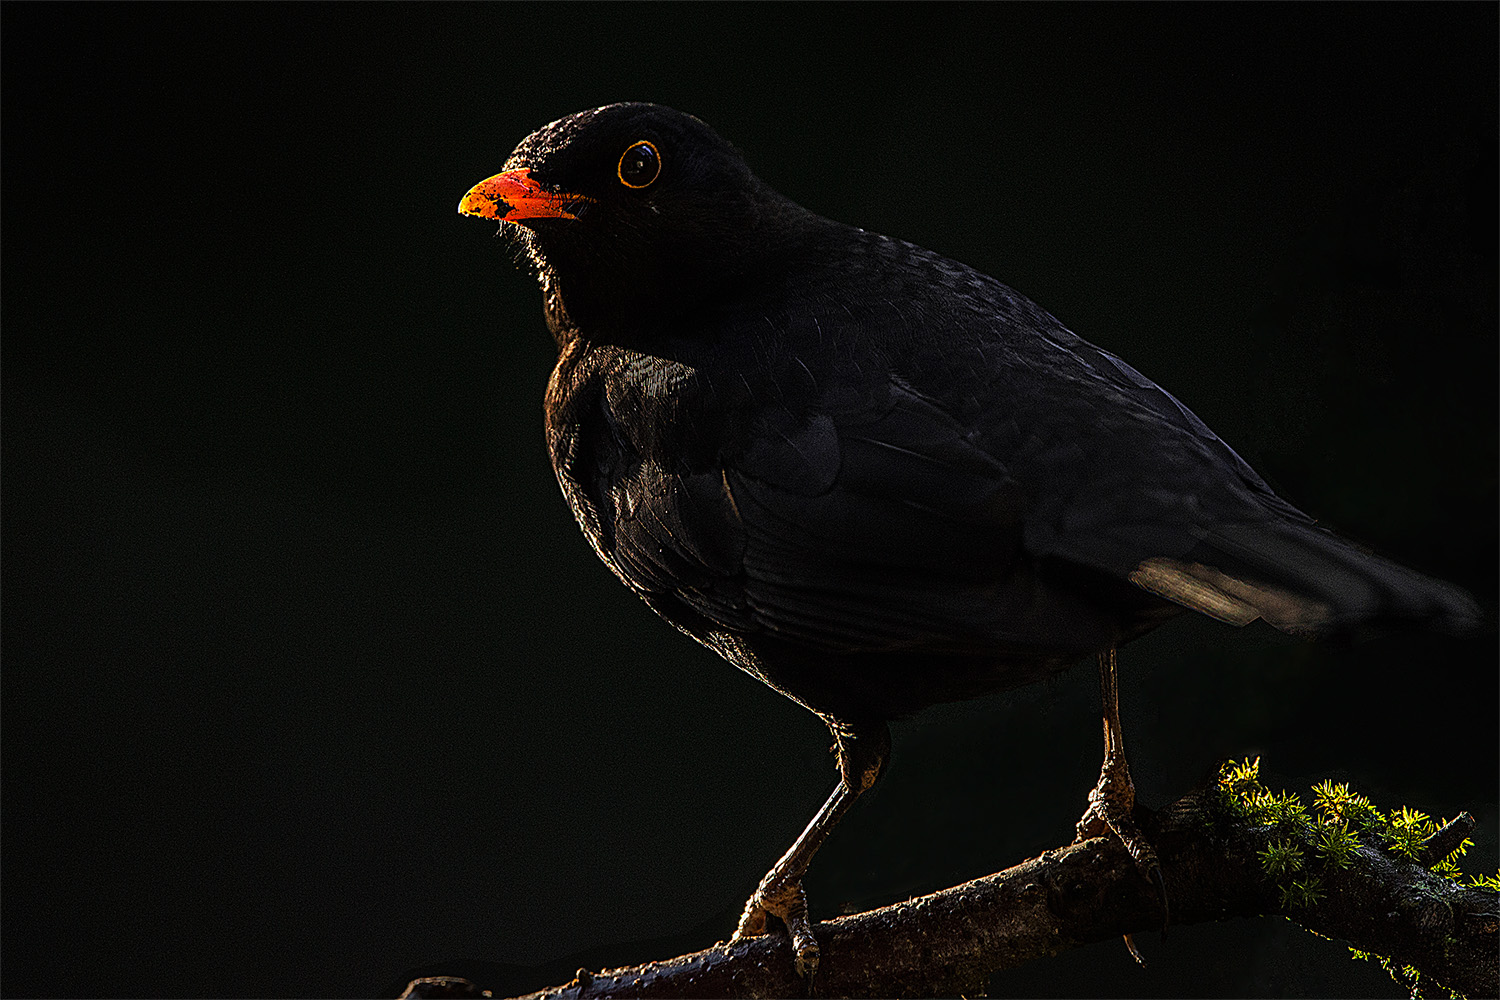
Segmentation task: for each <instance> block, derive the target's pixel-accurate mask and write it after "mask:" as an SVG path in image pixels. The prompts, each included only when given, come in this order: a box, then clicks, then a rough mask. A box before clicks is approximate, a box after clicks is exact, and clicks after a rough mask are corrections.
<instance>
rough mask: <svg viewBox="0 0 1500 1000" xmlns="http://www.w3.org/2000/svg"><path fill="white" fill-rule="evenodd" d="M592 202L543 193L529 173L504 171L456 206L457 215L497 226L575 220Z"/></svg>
mask: <svg viewBox="0 0 1500 1000" xmlns="http://www.w3.org/2000/svg"><path fill="white" fill-rule="evenodd" d="M593 200H594V199H592V198H589V197H586V196H585V195H581V194H570V193H568V192H567V191H546V190H543V188H542V186H541V185H540V184H539V183H537V181H536V180H535V179H534V178H533V177H532V176H531V172H530V171H529V170H507V171H505V173H503V174H496V175H495V176H493V177H490V178H487V179H485V180H482V181H480V182H479V183H478V184H475V185H474V186H473V187H471V188H469V193H468V194H466V195H464V197H463V200H462V201H460V202H459V203H458V214H459V215H474V216H478V217H479V218H481V219H494V220H495V221H497V222H519V221H521V220H522V219H576V218H578V216H576V215H574V214H573V212H574V211H575V210H577V209H578V208H579V207H580V206H582V205H584V204H587V203H588V202H591V201H593Z"/></svg>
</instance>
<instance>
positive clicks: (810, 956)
mask: <svg viewBox="0 0 1500 1000" xmlns="http://www.w3.org/2000/svg"><path fill="white" fill-rule="evenodd" d="M768 916H772V917H776V918H777V919H779V920H780V921H781V922H782V923H783V924H785V925H786V929H787V933H788V934H789V935H790V936H791V939H792V955H793V968H794V969H795V970H796V972H797V975H798V976H801V977H803V978H807V977H810V976H812V975H813V974H814V973H815V972H817V971H818V959H819V957H820V955H821V952H820V950H819V948H818V939H817V938H816V937H814V936H813V931H812V921H811V920H809V919H808V916H807V893H805V892H804V891H803V890H802V883H801V882H787V883H783V884H780V885H778V884H776V883H774V882H773V883H771V884H769V885H768V884H766V883H765V882H762V883H761V885H760V887H759V888H758V889H756V890H755V893H754V894H753V895H752V896H751V897H750V899H749V901H748V902H747V903H745V912H744V913H743V914H741V915H740V925H739V927H738V928H736V930H735V932H734V937H732V938H730V941H731V942H733V941H739V940H742V939H743V938H747V937H759V936H760V935H762V934H765V933H767V927H766V917H768Z"/></svg>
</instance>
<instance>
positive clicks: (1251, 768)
mask: <svg viewBox="0 0 1500 1000" xmlns="http://www.w3.org/2000/svg"><path fill="white" fill-rule="evenodd" d="M1316 793H1317V798H1316V807H1315V808H1316V815H1315V814H1313V813H1310V812H1309V811H1308V810H1307V809H1306V808H1305V807H1304V806H1303V805H1302V804H1301V802H1300V800H1298V799H1297V798H1296V797H1295V796H1291V795H1287V794H1285V793H1283V794H1281V795H1275V794H1273V793H1271V792H1269V791H1268V790H1266V789H1265V788H1264V786H1262V785H1260V783H1259V780H1258V761H1257V762H1253V763H1252V762H1248V761H1247V762H1245V763H1244V764H1241V765H1227V766H1226V767H1225V768H1224V769H1223V771H1222V772H1221V775H1220V780H1219V781H1217V782H1214V783H1211V784H1209V785H1207V786H1205V787H1202V788H1199V789H1196V790H1194V791H1193V792H1191V793H1189V794H1188V795H1186V796H1184V797H1183V798H1182V799H1180V800H1179V801H1177V802H1176V803H1174V804H1172V805H1171V806H1169V807H1167V808H1166V809H1164V810H1162V811H1161V812H1159V813H1155V814H1153V813H1150V812H1148V811H1147V810H1144V809H1141V808H1138V809H1137V820H1138V822H1139V823H1140V825H1141V828H1142V829H1143V831H1145V833H1146V835H1147V836H1148V837H1149V838H1150V839H1151V841H1152V842H1153V844H1154V845H1155V847H1156V851H1157V854H1158V856H1159V857H1160V859H1161V863H1162V867H1163V869H1164V871H1165V873H1166V885H1167V892H1168V898H1169V900H1170V904H1171V910H1172V922H1173V923H1174V924H1178V923H1180V924H1192V923H1203V922H1207V921H1214V920H1224V919H1227V918H1230V917H1245V916H1255V915H1260V914H1264V915H1273V914H1279V915H1282V916H1286V917H1288V918H1290V919H1292V920H1294V921H1296V922H1297V923H1299V924H1301V925H1302V926H1303V927H1305V928H1307V929H1308V930H1310V931H1313V932H1315V933H1317V934H1320V935H1323V936H1325V937H1330V938H1340V939H1343V940H1345V941H1347V942H1349V943H1351V944H1352V945H1353V946H1354V947H1355V948H1356V949H1358V951H1356V957H1364V956H1365V955H1366V954H1369V955H1372V956H1385V957H1383V958H1381V959H1380V960H1381V961H1382V964H1384V965H1385V966H1386V968H1387V969H1389V970H1390V971H1391V972H1392V975H1393V976H1396V977H1397V978H1398V979H1400V980H1401V981H1403V982H1404V983H1406V984H1407V985H1409V986H1411V987H1412V988H1413V991H1414V992H1419V991H1423V990H1427V989H1428V988H1429V987H1433V986H1441V987H1442V988H1444V989H1446V990H1451V991H1455V992H1457V993H1462V994H1466V995H1468V996H1471V997H1480V996H1497V995H1500V957H1497V956H1500V947H1497V946H1500V892H1497V891H1496V890H1497V887H1500V884H1497V883H1496V882H1495V880H1493V879H1480V880H1477V881H1476V882H1472V883H1470V882H1465V881H1464V880H1462V879H1461V878H1459V877H1458V876H1457V874H1456V873H1457V869H1456V866H1455V865H1454V860H1455V858H1456V855H1457V854H1460V853H1462V850H1463V847H1464V846H1465V845H1466V844H1467V834H1468V831H1469V830H1471V829H1472V828H1473V820H1472V819H1471V818H1469V817H1467V816H1466V815H1465V816H1462V817H1460V818H1458V819H1456V820H1454V821H1452V822H1450V823H1447V824H1445V825H1442V826H1441V828H1439V826H1438V824H1436V823H1435V822H1433V821H1432V820H1430V819H1429V818H1428V817H1426V816H1425V815H1423V814H1421V813H1417V812H1414V811H1412V810H1407V809H1402V810H1398V811H1396V812H1393V813H1391V814H1390V815H1389V816H1385V815H1382V814H1381V813H1380V812H1379V811H1378V810H1376V809H1375V808H1374V807H1373V806H1371V805H1370V803H1369V802H1368V801H1367V800H1365V799H1363V798H1362V797H1360V796H1358V795H1354V794H1353V793H1350V792H1349V791H1348V789H1347V787H1345V786H1334V785H1332V784H1331V783H1327V782H1325V783H1324V784H1323V785H1320V786H1318V789H1316ZM1427 865H1433V866H1435V867H1436V868H1437V869H1439V870H1436V871H1434V870H1429V868H1428V867H1426V866H1427ZM1161 922H1162V912H1161V907H1160V904H1159V902H1158V900H1157V897H1156V892H1155V889H1154V888H1153V887H1152V885H1151V883H1150V882H1149V881H1147V880H1146V879H1145V878H1144V877H1143V876H1142V875H1141V874H1140V872H1139V871H1138V870H1137V869H1136V867H1135V865H1134V863H1133V862H1132V861H1131V859H1130V858H1129V856H1128V855H1126V853H1125V852H1124V850H1123V849H1122V848H1121V846H1120V844H1119V842H1118V841H1116V840H1115V839H1113V838H1100V839H1096V840H1090V841H1086V842H1084V843H1081V844H1072V845H1069V846H1066V847H1062V848H1059V849H1057V850H1053V851H1047V852H1045V853H1043V854H1042V855H1041V856H1040V857H1036V858H1033V859H1031V860H1029V861H1026V862H1023V863H1022V864H1019V865H1016V866H1015V867H1013V868H1009V869H1006V870H1005V871H1003V872H999V873H998V874H995V875H990V876H987V877H985V878H981V879H976V880H974V881H973V882H968V883H965V884H964V885H960V886H955V887H954V888H951V889H947V890H944V891H942V892H938V893H934V894H932V895H930V896H923V897H921V898H919V899H913V900H909V901H907V902H903V903H897V904H895V905H893V906H887V907H884V908H881V909H878V910H871V911H869V912H866V913H859V914H854V915H852V916H848V917H843V918H840V919H838V920H831V921H828V922H826V923H822V924H819V925H818V927H817V934H818V940H819V942H820V943H821V945H822V951H823V958H822V964H821V965H820V967H819V969H818V973H817V981H816V982H815V983H813V984H811V986H812V990H811V993H812V995H817V996H939V995H950V996H951V995H958V994H974V993H982V992H984V990H985V986H986V983H987V981H988V979H989V976H990V975H991V974H992V973H994V972H997V971H1000V970H1003V969H1008V968H1013V967H1015V966H1018V965H1020V964H1022V963H1023V962H1029V961H1032V960H1034V959H1038V958H1044V957H1049V956H1052V955H1056V954H1059V953H1060V952H1064V951H1067V950H1069V949H1072V948H1077V947H1079V946H1081V945H1085V944H1090V943H1092V942H1095V941H1102V940H1107V939H1110V938H1116V937H1119V936H1121V935H1124V934H1130V933H1141V932H1156V931H1159V930H1161V926H1162V923H1161ZM466 988H472V987H469V985H468V984H466V983H463V981H461V980H424V981H421V982H419V983H413V984H412V987H411V988H410V989H409V990H408V993H407V995H408V996H464V995H469V996H480V995H487V994H484V993H481V992H480V991H478V990H477V989H475V991H474V992H472V993H465V992H464V990H465V989H466ZM808 994H809V984H808V983H806V982H805V981H802V980H799V979H798V978H797V977H796V975H795V974H794V973H793V971H792V962H791V952H790V949H789V947H788V945H787V942H786V940H785V937H784V936H782V935H772V936H768V937H762V938H755V939H751V940H747V941H741V942H737V943H734V944H723V943H721V944H718V945H715V946H714V947H712V948H707V949H705V950H703V951H700V952H695V953H693V954H690V955H682V956H679V957H677V958H672V959H667V960H664V961H657V962H651V963H648V964H645V965H639V966H633V967H630V968H624V969H609V970H605V971H603V972H598V973H588V972H586V971H585V970H579V976H578V977H577V978H575V979H574V980H573V981H572V982H570V983H567V984H566V985H562V986H557V987H554V988H551V989H548V990H543V991H541V992H539V993H535V994H531V997H532V998H538V1000H540V998H559V1000H573V998H590V1000H597V998H605V997H685V996H693V997H742V996H743V997H787V996H804V995H808Z"/></svg>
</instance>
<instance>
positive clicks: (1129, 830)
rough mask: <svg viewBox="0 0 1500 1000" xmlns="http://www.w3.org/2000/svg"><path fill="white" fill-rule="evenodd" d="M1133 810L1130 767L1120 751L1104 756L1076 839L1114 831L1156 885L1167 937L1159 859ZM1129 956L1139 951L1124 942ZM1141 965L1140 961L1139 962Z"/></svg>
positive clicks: (1163, 932) (1166, 910) (1164, 889)
mask: <svg viewBox="0 0 1500 1000" xmlns="http://www.w3.org/2000/svg"><path fill="white" fill-rule="evenodd" d="M1134 809H1135V783H1134V782H1133V781H1131V779H1130V768H1129V766H1128V765H1127V764H1126V762H1125V757H1124V755H1123V754H1116V753H1111V754H1108V755H1106V756H1105V758H1104V766H1103V767H1102V768H1101V769H1100V771H1099V784H1098V785H1096V786H1095V787H1094V788H1093V790H1092V791H1090V792H1089V807H1088V809H1087V810H1086V811H1085V812H1084V814H1083V818H1082V819H1080V820H1079V821H1078V837H1077V841H1078V842H1081V841H1084V840H1088V839H1090V838H1092V837H1102V836H1104V835H1105V834H1106V833H1111V832H1112V833H1114V835H1115V836H1116V837H1118V838H1120V843H1122V844H1124V845H1125V850H1126V851H1127V852H1128V853H1129V854H1130V856H1131V858H1133V859H1134V860H1135V865H1136V868H1138V869H1139V870H1140V872H1141V874H1142V875H1144V876H1146V878H1148V879H1150V880H1151V884H1152V885H1153V886H1154V887H1155V888H1156V897H1157V899H1159V900H1160V901H1161V910H1162V926H1161V935H1162V939H1163V940H1165V939H1166V936H1167V923H1168V922H1169V920H1170V919H1171V911H1170V909H1169V908H1168V905H1167V883H1166V879H1165V878H1164V877H1163V876H1162V870H1161V862H1159V861H1158V860H1157V859H1156V849H1155V848H1154V847H1152V846H1151V842H1150V841H1148V840H1147V839H1146V837H1145V835H1144V834H1142V833H1141V831H1140V828H1139V827H1137V826H1136V825H1135V817H1134V815H1132V813H1133V811H1134ZM1127 944H1128V945H1129V947H1130V951H1131V954H1132V955H1136V956H1137V960H1139V953H1138V952H1137V951H1136V949H1135V946H1134V944H1133V943H1131V942H1127ZM1143 964H1144V963H1143Z"/></svg>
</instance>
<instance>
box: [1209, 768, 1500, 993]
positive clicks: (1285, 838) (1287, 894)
mask: <svg viewBox="0 0 1500 1000" xmlns="http://www.w3.org/2000/svg"><path fill="white" fill-rule="evenodd" d="M1312 791H1313V809H1312V811H1311V812H1309V810H1308V809H1307V808H1306V807H1305V806H1304V805H1303V804H1302V801H1301V799H1299V798H1298V797H1297V796H1296V795H1295V794H1293V793H1291V792H1280V793H1277V792H1273V791H1272V790H1271V789H1269V788H1267V787H1266V786H1265V785H1264V784H1263V783H1262V782H1261V780H1260V758H1259V757H1256V758H1254V759H1251V758H1248V757H1247V758H1246V759H1245V760H1243V761H1238V762H1237V761H1228V762H1226V763H1224V764H1223V765H1221V766H1220V768H1219V783H1218V797H1219V804H1220V806H1221V808H1222V810H1223V814H1224V815H1225V816H1227V817H1230V818H1233V819H1238V820H1241V821H1248V822H1250V823H1253V824H1256V825H1260V826H1269V827H1272V828H1273V829H1272V830H1270V831H1268V833H1270V834H1271V835H1272V836H1274V839H1271V840H1269V841H1268V843H1267V845H1266V846H1265V847H1264V848H1262V849H1261V850H1259V851H1257V852H1256V859H1257V860H1258V861H1259V862H1260V866H1261V868H1262V870H1264V871H1265V873H1266V875H1267V877H1268V878H1270V879H1271V881H1272V882H1273V883H1275V885H1276V889H1277V894H1278V901H1279V903H1280V906H1281V909H1282V910H1283V911H1296V910H1305V909H1309V908H1311V907H1313V906H1316V905H1317V904H1318V903H1319V902H1320V901H1321V900H1323V899H1324V898H1326V896H1327V891H1326V889H1325V887H1324V877H1325V876H1327V875H1329V874H1330V873H1332V872H1334V871H1337V870H1344V869H1348V868H1351V867H1352V866H1353V865H1354V864H1355V862H1356V861H1357V860H1358V853H1359V849H1360V848H1361V846H1363V845H1369V846H1370V847H1376V848H1380V849H1382V850H1384V851H1385V852H1386V853H1388V854H1391V855H1394V856H1396V857H1400V858H1403V859H1405V860H1407V861H1412V862H1417V863H1420V862H1422V861H1423V860H1427V859H1424V858H1423V856H1422V854H1423V846H1424V845H1425V844H1426V842H1427V841H1428V839H1429V838H1430V837H1432V835H1433V834H1435V833H1437V831H1438V830H1439V829H1441V828H1442V827H1444V826H1446V825H1447V822H1448V821H1447V820H1435V819H1433V818H1432V817H1431V816H1428V815H1427V814H1426V813H1424V812H1422V811H1420V810H1417V809H1412V808H1411V807H1409V806H1400V807H1398V808H1396V809H1393V810H1391V811H1390V812H1389V813H1382V812H1381V811H1380V810H1379V809H1377V808H1376V807H1375V806H1374V804H1373V803H1371V802H1370V800H1369V799H1368V798H1366V797H1365V796H1363V795H1361V794H1359V793H1358V792H1355V791H1352V790H1351V789H1350V788H1349V785H1348V784H1347V783H1344V782H1340V783H1337V784H1335V783H1334V782H1333V781H1323V782H1320V783H1318V784H1317V785H1315V786H1313V790H1312ZM1473 846H1474V842H1473V841H1472V840H1469V839H1467V838H1465V839H1464V840H1463V841H1462V842H1461V843H1460V844H1459V845H1458V846H1457V847H1456V848H1454V850H1452V851H1451V852H1449V854H1448V855H1447V856H1446V857H1444V858H1441V859H1438V860H1436V861H1433V862H1431V863H1430V864H1428V866H1427V867H1428V868H1429V869H1430V870H1431V871H1432V872H1434V873H1435V874H1437V875H1439V876H1441V877H1443V878H1445V879H1448V880H1450V881H1453V882H1457V883H1459V884H1462V885H1468V886H1479V887H1481V888H1486V889H1492V890H1497V891H1500V874H1496V875H1476V876H1472V877H1469V876H1465V875H1464V873H1463V872H1462V871H1461V870H1460V869H1459V866H1458V861H1459V859H1460V858H1462V857H1463V856H1464V853H1465V852H1466V851H1467V850H1468V849H1469V848H1470V847H1473ZM1349 952H1350V955H1351V956H1352V957H1353V958H1355V959H1357V960H1361V961H1369V960H1371V959H1373V960H1375V961H1378V962H1379V963H1380V965H1381V968H1383V969H1385V970H1386V971H1387V972H1388V973H1389V974H1390V976H1391V978H1392V979H1394V980H1395V981H1396V982H1397V983H1399V984H1400V985H1401V986H1402V987H1403V988H1405V989H1407V990H1409V991H1410V992H1411V995H1412V996H1414V997H1415V996H1420V995H1421V991H1422V990H1423V989H1424V988H1425V989H1428V990H1429V991H1430V990H1431V989H1433V988H1435V987H1436V985H1437V984H1435V983H1433V982H1432V981H1431V980H1430V979H1429V980H1426V981H1425V983H1424V981H1423V979H1422V974H1421V972H1420V971H1418V970H1417V969H1416V968H1415V967H1413V966H1410V965H1401V964H1398V963H1396V962H1394V961H1393V960H1392V959H1390V958H1388V957H1385V956H1381V955H1372V954H1370V953H1369V952H1365V951H1360V950H1359V949H1357V948H1350V949H1349ZM1445 992H1449V995H1450V996H1455V997H1456V996H1458V994H1454V993H1451V991H1445Z"/></svg>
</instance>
